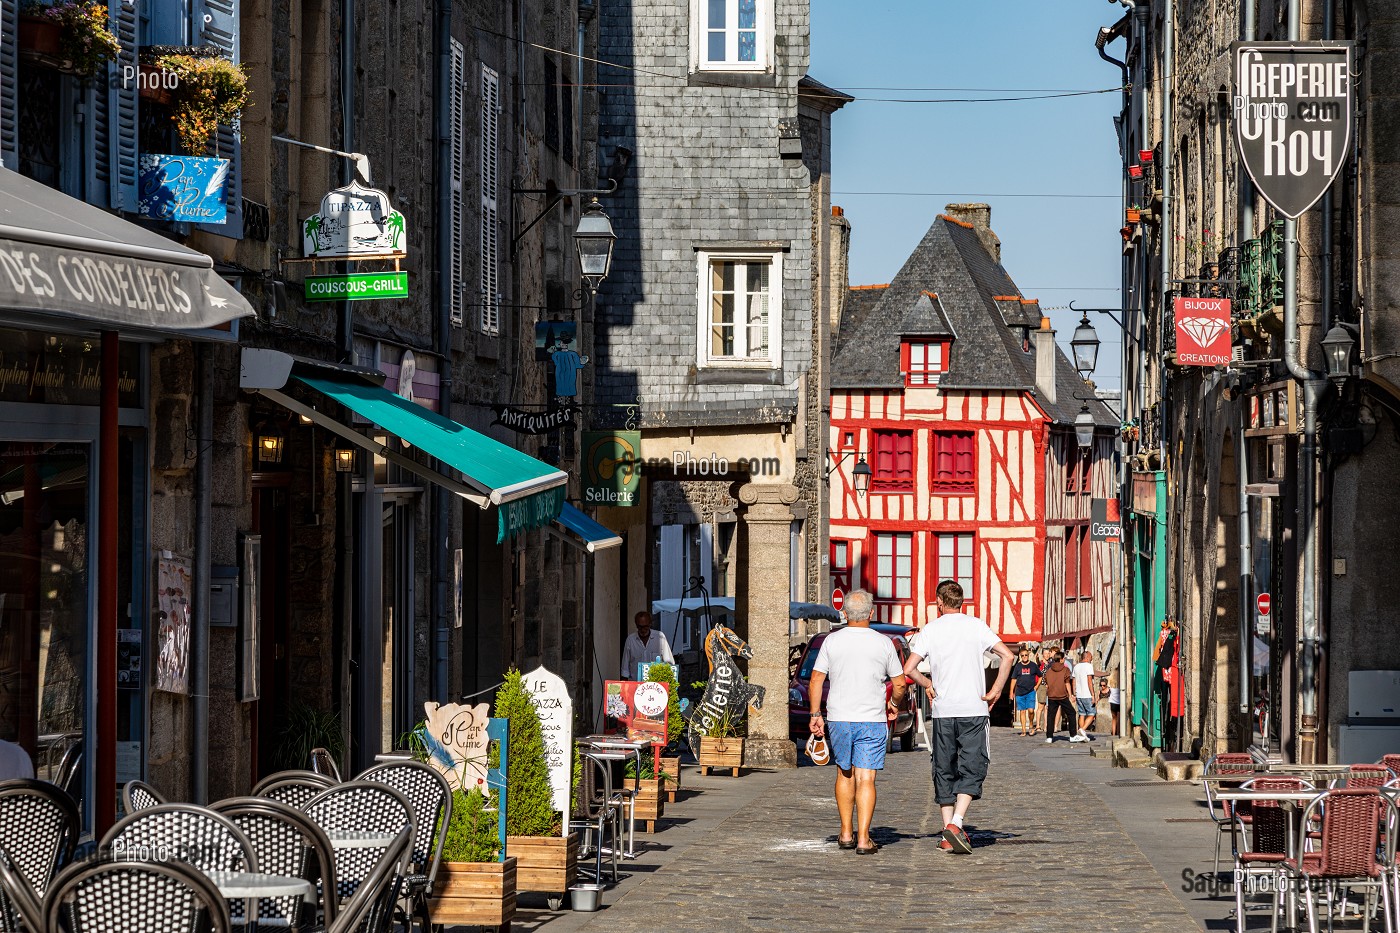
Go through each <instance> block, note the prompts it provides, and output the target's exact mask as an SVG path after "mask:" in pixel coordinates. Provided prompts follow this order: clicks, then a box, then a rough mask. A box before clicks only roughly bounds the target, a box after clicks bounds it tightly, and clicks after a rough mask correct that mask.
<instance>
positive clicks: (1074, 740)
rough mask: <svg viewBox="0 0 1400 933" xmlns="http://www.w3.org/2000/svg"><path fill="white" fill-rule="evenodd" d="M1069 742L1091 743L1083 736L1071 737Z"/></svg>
mask: <svg viewBox="0 0 1400 933" xmlns="http://www.w3.org/2000/svg"><path fill="white" fill-rule="evenodd" d="M1069 740H1070V741H1071V742H1087V741H1089V740H1088V739H1086V738H1084V736H1082V735H1072V736H1070V737H1069Z"/></svg>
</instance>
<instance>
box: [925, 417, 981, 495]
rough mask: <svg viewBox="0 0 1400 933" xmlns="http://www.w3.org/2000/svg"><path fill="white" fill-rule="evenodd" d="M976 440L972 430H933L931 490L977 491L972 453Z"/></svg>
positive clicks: (949, 491)
mask: <svg viewBox="0 0 1400 933" xmlns="http://www.w3.org/2000/svg"><path fill="white" fill-rule="evenodd" d="M976 442H977V437H976V435H975V434H973V433H972V432H971V431H936V432H934V435H933V491H934V492H945V493H971V492H974V491H976V475H977V474H976V472H975V461H974V458H973V451H974V450H975V449H976V448H975V445H976Z"/></svg>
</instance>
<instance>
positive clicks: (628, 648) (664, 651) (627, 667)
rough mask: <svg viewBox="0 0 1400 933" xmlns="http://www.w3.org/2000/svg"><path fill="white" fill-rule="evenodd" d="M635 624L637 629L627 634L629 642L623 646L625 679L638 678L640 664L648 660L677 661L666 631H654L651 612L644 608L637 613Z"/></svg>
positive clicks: (673, 662) (623, 674)
mask: <svg viewBox="0 0 1400 933" xmlns="http://www.w3.org/2000/svg"><path fill="white" fill-rule="evenodd" d="M633 624H634V625H636V626H637V630H636V631H635V632H633V633H632V634H631V635H628V636H627V643H626V644H625V645H623V646H622V679H623V680H635V679H636V677H637V665H638V664H645V663H646V662H648V661H665V662H666V663H667V664H675V663H676V659H675V657H674V656H673V655H672V654H671V643H670V642H668V641H667V640H666V633H665V632H656V631H652V628H651V613H650V612H647V611H646V610H645V609H643V610H642V611H641V612H639V613H637V616H636V618H635V619H634V620H633Z"/></svg>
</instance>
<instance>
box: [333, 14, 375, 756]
mask: <svg viewBox="0 0 1400 933" xmlns="http://www.w3.org/2000/svg"><path fill="white" fill-rule="evenodd" d="M340 142H341V148H342V149H344V150H345V151H346V152H354V151H355V0H341V35H340ZM341 179H342V181H344V182H345V183H346V184H349V183H350V182H352V181H354V180H355V169H354V168H353V167H352V166H350V165H349V164H348V163H347V164H346V166H345V168H344V171H343V173H342V175H341ZM340 268H341V270H342V271H343V272H349V271H351V270H350V264H349V263H341V265H340ZM337 330H338V334H337V336H338V338H339V343H340V346H339V348H338V349H339V352H340V360H341V362H342V363H354V362H355V323H354V318H353V317H352V312H351V305H350V302H349V301H342V302H341V303H340V322H339V326H338V328H337ZM364 459H365V460H366V462H367V463H368V467H367V469H366V470H365V473H364V475H365V482H366V484H367V485H370V484H373V482H374V464H373V461H372V460H370V459H369V458H368V457H365V458H364ZM342 475H343V480H342V481H341V482H340V484H339V489H338V490H337V492H338V494H339V495H340V496H341V497H342V503H341V506H342V507H341V509H340V515H339V521H341V522H342V525H341V529H342V534H341V549H340V554H339V560H340V561H341V563H342V564H343V569H344V573H345V576H344V584H345V594H344V598H345V600H346V602H345V606H344V611H345V616H344V618H343V620H342V622H341V624H342V625H343V626H344V636H345V642H344V646H343V652H344V654H343V656H342V666H343V671H344V673H343V677H342V680H341V691H342V701H343V704H344V705H342V706H341V707H340V734H341V739H342V741H343V742H344V745H345V758H344V760H343V761H341V762H340V764H341V765H348V764H349V763H350V761H352V760H353V759H352V757H351V753H352V750H353V749H354V748H355V744H356V743H355V725H356V723H357V722H358V720H359V715H358V711H357V710H355V708H354V696H355V684H354V677H353V673H354V670H355V663H354V662H355V657H356V653H355V647H354V646H355V645H356V643H357V642H356V638H355V630H356V625H355V613H356V607H357V606H358V602H357V601H356V599H355V592H356V590H357V588H358V587H359V586H360V582H359V579H358V573H357V572H356V568H355V565H354V563H353V561H356V560H357V559H358V557H357V555H356V554H355V532H354V515H355V510H354V501H353V500H354V493H353V491H352V487H351V484H350V479H349V474H342Z"/></svg>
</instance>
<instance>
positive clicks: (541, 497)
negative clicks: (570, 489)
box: [496, 486, 565, 544]
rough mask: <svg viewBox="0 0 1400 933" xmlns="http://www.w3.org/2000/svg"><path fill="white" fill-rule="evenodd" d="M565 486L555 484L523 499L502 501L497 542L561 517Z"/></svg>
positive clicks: (499, 509)
mask: <svg viewBox="0 0 1400 933" xmlns="http://www.w3.org/2000/svg"><path fill="white" fill-rule="evenodd" d="M564 491H565V487H564V486H555V487H553V488H552V489H546V490H544V491H543V492H537V493H535V494H533V495H529V496H526V497H525V498H523V499H515V500H513V501H511V502H502V503H501V504H500V506H499V507H498V508H497V510H496V511H497V513H498V516H499V517H498V518H497V522H496V543H497V544H500V543H501V542H502V541H504V540H505V539H506V538H513V537H515V536H516V535H518V534H520V533H521V532H522V531H532V530H534V529H536V528H543V527H544V526H545V525H548V524H550V523H551V522H553V521H554V520H555V519H556V518H558V517H559V513H560V512H561V511H563V509H564Z"/></svg>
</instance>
